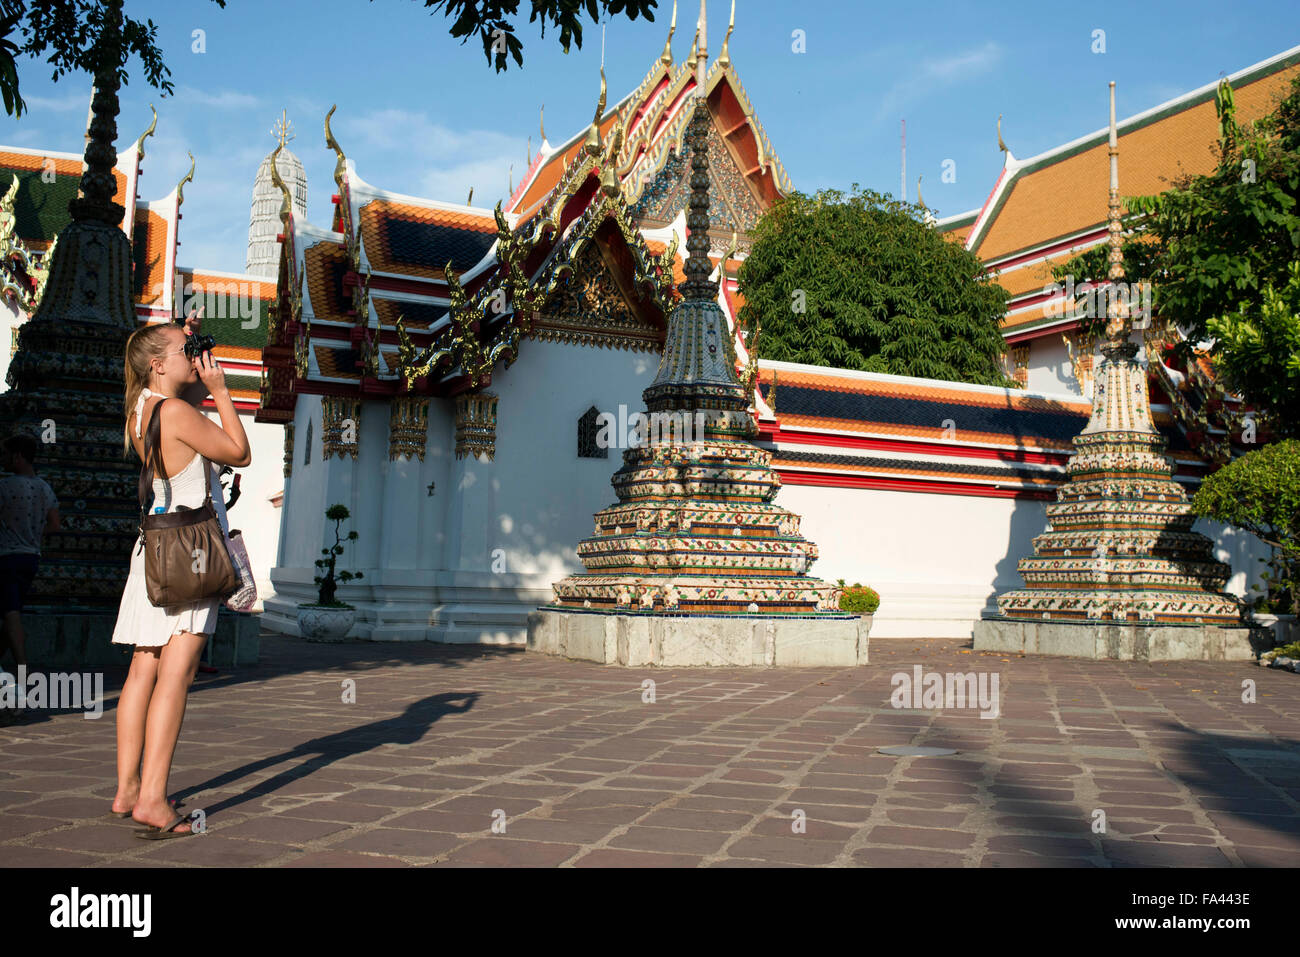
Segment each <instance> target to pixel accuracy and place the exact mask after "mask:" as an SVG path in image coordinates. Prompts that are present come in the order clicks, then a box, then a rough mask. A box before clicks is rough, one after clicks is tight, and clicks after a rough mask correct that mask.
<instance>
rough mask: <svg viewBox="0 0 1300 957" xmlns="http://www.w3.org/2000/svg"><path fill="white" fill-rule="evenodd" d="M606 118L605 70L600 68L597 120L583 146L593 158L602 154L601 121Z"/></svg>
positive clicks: (588, 132) (589, 129)
mask: <svg viewBox="0 0 1300 957" xmlns="http://www.w3.org/2000/svg"><path fill="white" fill-rule="evenodd" d="M604 118H605V68H604V67H603V66H602V67H601V68H600V99H599V100H597V101H596V119H595V120H594V121H593V122H592V124H591V126H590V127H589V128H588V130H587V139H586V140H585V142H584V143H583V144H582V147H583V149H585V150H586V151H587V152H588V153H590V154H591V155H592V156H595V155H596V154H597V153H599V152H600V121H601V120H603V119H604Z"/></svg>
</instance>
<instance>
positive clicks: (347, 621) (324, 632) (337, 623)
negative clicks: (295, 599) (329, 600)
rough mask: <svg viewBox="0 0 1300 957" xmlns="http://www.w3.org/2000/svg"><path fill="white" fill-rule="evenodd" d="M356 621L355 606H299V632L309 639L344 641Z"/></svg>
mask: <svg viewBox="0 0 1300 957" xmlns="http://www.w3.org/2000/svg"><path fill="white" fill-rule="evenodd" d="M356 621H357V610H356V609H355V608H321V607H318V606H313V605H299V606H298V634H300V635H301V636H302V637H304V638H306V639H307V640H308V641H342V640H343V639H344V638H346V637H347V634H348V632H349V631H351V630H352V626H353V625H354V624H356Z"/></svg>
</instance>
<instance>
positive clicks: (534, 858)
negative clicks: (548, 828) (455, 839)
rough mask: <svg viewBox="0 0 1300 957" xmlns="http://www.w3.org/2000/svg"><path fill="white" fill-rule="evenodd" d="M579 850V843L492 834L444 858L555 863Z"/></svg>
mask: <svg viewBox="0 0 1300 957" xmlns="http://www.w3.org/2000/svg"><path fill="white" fill-rule="evenodd" d="M581 850H582V846H581V845H580V844H548V843H542V842H541V841H518V840H506V839H505V838H504V837H501V838H496V837H492V838H485V839H484V840H481V841H474V842H473V843H472V844H466V845H465V846H464V847H460V848H457V849H456V850H455V851H453V852H452V853H451V854H449V855H448V856H447V860H448V861H456V862H461V863H469V864H478V865H482V866H484V867H555V866H556V865H558V864H561V863H563V862H564V861H566V860H568V859H569V858H571V857H573V855H575V854H577V853H579V852H580V851H581Z"/></svg>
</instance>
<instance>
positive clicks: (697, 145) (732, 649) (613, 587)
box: [529, 98, 865, 664]
mask: <svg viewBox="0 0 1300 957" xmlns="http://www.w3.org/2000/svg"><path fill="white" fill-rule="evenodd" d="M708 127H709V114H708V108H707V106H706V105H705V103H704V100H703V98H701V99H700V100H699V101H698V102H697V104H696V107H695V113H694V115H693V116H692V119H691V126H690V131H689V140H690V145H691V149H692V155H691V169H692V174H691V199H690V212H689V213H688V215H687V225H688V227H689V229H690V232H689V236H688V238H687V249H688V250H689V256H688V258H687V261H686V266H685V271H686V281H685V282H684V283H683V284H682V286H681V291H682V294H683V301H682V302H681V303H680V304H679V305H678V306H677V307H676V308H675V309H674V310H673V312H672V314H671V316H670V317H669V320H668V330H667V333H666V337H665V343H664V352H663V358H662V360H661V362H660V365H659V371H658V374H657V375H656V377H655V379H654V381H653V382H652V383H651V385H650V386H649V387H648V388H647V389H646V390H645V392H644V393H643V395H644V398H645V402H646V409H647V417H648V418H649V419H651V421H652V423H653V422H654V420H655V417H656V416H658V417H660V418H659V420H658V421H659V422H661V423H664V427H662V428H661V429H660V430H659V431H660V432H661V434H660V435H658V436H656V435H655V430H656V429H655V426H654V425H653V424H652V425H651V426H650V429H649V437H648V441H646V442H644V443H643V444H641V445H638V446H637V447H634V448H630V449H628V450H626V451H625V452H624V454H623V466H622V467H621V468H620V469H619V470H618V471H617V472H616V473H615V474H614V478H613V485H614V489H615V491H616V492H617V495H618V504H616V505H612V506H610V507H609V508H606V509H604V510H602V511H600V512H597V513H596V525H595V534H594V536H593V537H591V538H588V539H585V540H583V541H582V542H581V543H580V544H579V545H578V557H579V558H580V559H581V560H582V562H583V564H584V566H585V567H586V569H587V572H586V573H585V574H579V575H573V576H571V577H569V578H566V579H564V580H563V581H560V582H557V583H556V584H555V585H554V590H555V600H554V602H553V603H552V604H551V605H550V606H549V608H548V609H543V610H541V611H540V612H535V613H534V615H533V617H532V618H530V627H529V646H530V647H535V648H539V649H540V650H543V651H550V652H553V653H560V654H568V655H569V656H570V657H594V658H595V659H596V660H604V661H612V660H617V661H619V662H620V663H624V664H636V663H649V664H751V663H758V664H761V663H768V664H772V663H783V658H784V663H791V664H801V663H802V664H814V663H816V664H824V663H830V662H831V661H832V660H836V661H838V662H840V663H848V664H852V663H854V662H855V661H862V660H865V635H863V636H862V641H861V653H860V655H859V652H858V650H857V649H858V645H857V641H858V639H857V628H858V621H857V619H856V616H852V615H847V614H845V613H843V612H840V611H839V610H838V605H839V589H838V588H837V587H836V586H833V585H830V584H828V583H827V582H824V581H822V580H820V579H817V578H811V577H809V576H808V574H807V570H808V568H809V567H810V566H811V565H812V563H813V561H814V560H815V559H816V557H817V547H816V546H815V545H814V544H812V543H811V542H809V541H808V540H807V539H805V538H803V537H802V536H801V535H800V534H799V517H798V516H797V515H795V514H794V513H793V512H791V511H789V510H788V509H784V508H781V507H780V506H779V505H776V504H774V503H773V501H772V500H773V498H774V497H775V496H776V493H777V490H778V489H779V488H780V479H779V478H778V477H777V475H776V473H775V472H774V471H773V469H772V465H771V457H772V456H771V452H769V451H766V450H764V449H760V448H758V447H757V446H755V445H754V444H752V442H750V441H749V439H750V437H751V436H753V435H755V434H756V428H755V425H754V421H753V417H752V415H751V414H750V412H749V411H748V408H747V407H748V405H749V396H747V395H746V393H745V389H744V387H743V386H742V385H741V384H740V382H739V380H738V378H737V376H736V372H735V363H736V356H735V352H734V346H733V344H732V332H731V329H730V326H729V325H728V322H727V319H726V316H725V315H724V314H723V312H722V310H721V308H720V307H719V306H718V303H717V286H716V284H715V283H714V282H711V281H710V279H709V276H710V274H711V272H712V271H713V267H712V264H711V263H710V261H709V258H708V246H709V241H708V236H707V230H708V225H709V198H708V186H709V175H708V155H707V151H706V148H707V130H708ZM697 413H701V414H702V415H697ZM701 420H702V422H703V435H702V436H700V435H695V434H692V435H691V436H690V439H691V441H682V439H683V436H682V435H681V434H679V432H678V431H677V430H676V427H677V426H678V425H681V424H686V423H689V426H690V427H691V428H692V429H694V427H695V424H696V422H698V421H701ZM556 612H558V613H560V614H564V613H566V612H567V613H569V617H570V619H573V621H571V624H573V625H574V627H575V628H577V629H578V630H579V631H583V632H584V633H585V635H586V637H587V638H589V639H591V641H594V642H595V644H597V645H599V644H600V642H601V640H602V634H601V633H600V629H601V628H603V627H604V626H603V625H602V624H601V623H600V619H611V620H614V619H617V618H626V617H627V616H632V617H634V618H652V619H653V618H658V619H659V620H660V621H664V620H665V619H667V620H668V621H671V622H673V627H672V629H670V630H671V632H672V634H669V635H667V637H666V638H665V637H664V635H663V634H660V635H659V637H658V638H656V637H655V635H654V634H653V633H652V632H653V630H652V629H648V628H647V629H643V631H642V633H641V634H642V635H643V636H644V637H645V638H646V640H647V641H648V642H649V643H650V644H651V645H654V649H653V650H652V649H651V648H649V647H647V648H645V649H643V650H644V651H645V653H644V654H643V655H641V656H640V660H636V659H638V656H637V655H636V654H635V653H633V654H631V655H630V656H629V655H628V654H626V649H624V653H618V654H616V653H613V652H611V653H608V654H602V653H601V651H600V650H599V649H596V651H595V652H594V653H593V654H587V653H584V652H580V651H576V650H575V648H574V647H573V646H570V647H564V641H563V640H556V639H555V638H554V635H551V640H550V641H549V646H548V640H547V639H546V637H545V636H543V637H542V639H541V640H539V635H538V632H539V622H546V627H547V628H550V629H551V630H552V631H554V629H555V628H556V627H557V626H556V625H555V623H554V621H553V620H551V619H548V618H547V616H548V614H554V613H556ZM601 613H604V614H601ZM611 613H614V614H611ZM796 616H797V617H796ZM765 617H766V618H768V619H769V622H770V621H771V620H773V619H777V618H778V617H779V620H780V622H781V623H782V626H783V629H784V634H785V635H788V636H789V637H788V639H786V640H789V641H790V642H791V643H792V644H799V643H800V639H799V638H798V637H796V634H797V631H798V629H800V628H802V629H804V631H803V635H804V636H805V638H806V639H808V640H806V641H804V642H803V647H804V649H805V651H806V650H807V649H808V648H810V647H811V646H812V645H813V644H816V643H817V642H819V641H820V642H822V643H824V645H825V647H822V648H821V649H819V650H818V651H816V652H813V653H812V655H811V656H807V655H805V656H804V657H803V658H802V659H801V657H800V655H799V654H798V653H796V654H794V655H785V656H783V653H782V649H783V647H785V646H783V643H782V642H783V635H778V634H777V633H776V629H768V630H767V633H766V635H764V634H762V633H759V632H755V630H754V629H755V627H759V628H760V632H761V619H763V618H765ZM728 618H730V619H735V620H734V621H731V622H727V624H726V625H724V624H719V623H718V622H719V620H723V621H725V620H726V619H728ZM582 619H586V620H585V621H584V620H582ZM756 620H758V621H759V622H760V624H759V625H757V626H756V625H755V621H756ZM707 621H712V622H714V624H712V625H708V624H704V622H707ZM727 625H730V626H731V627H730V630H728V627H727ZM818 625H822V626H826V625H829V626H830V627H831V630H832V631H835V635H834V636H832V634H831V631H827V630H826V628H824V627H823V628H821V629H818V627H817V626H818ZM661 631H662V629H661ZM608 634H610V635H611V636H612V632H608ZM818 634H819V635H820V637H815V636H816V635H818ZM628 639H629V636H626V635H625V636H624V640H625V643H626V641H627V640H628ZM613 640H614V639H613V638H612V637H611V641H613ZM630 640H631V641H632V642H633V643H635V640H636V639H635V638H631V639H630ZM656 641H658V642H659V644H654V643H655V642H656ZM763 641H767V642H768V654H767V655H766V658H765V657H764V655H763V650H762V648H759V647H754V648H753V649H752V650H751V647H750V646H751V645H752V644H757V643H761V642H763ZM578 643H582V642H578ZM693 643H694V644H695V645H696V646H697V648H703V649H704V653H703V654H702V655H700V656H698V657H692V656H691V654H690V653H689V648H688V646H691V645H692V644H693ZM674 646H676V647H678V648H682V649H687V651H686V652H685V653H684V654H683V656H682V657H680V658H677V657H675V656H674V655H673V653H672V648H673V647H674ZM832 647H833V648H834V650H833V651H831V652H830V654H831V655H832V657H827V658H825V659H819V660H812V658H815V657H816V656H817V655H820V654H821V653H823V652H826V651H827V650H828V649H829V648H832ZM719 649H721V650H719ZM773 649H774V650H775V655H773V653H772V652H773ZM836 655H838V657H834V656H836Z"/></svg>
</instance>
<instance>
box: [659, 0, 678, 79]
mask: <svg viewBox="0 0 1300 957" xmlns="http://www.w3.org/2000/svg"><path fill="white" fill-rule="evenodd" d="M676 32H677V0H673V20H672V23H670V24H669V25H668V39H667V40H665V41H664V52H663V55H662V56H660V57H659V59H660V60H662V61H663V65H664V66H666V67H670V68H671V67H672V65H673V34H674V33H676Z"/></svg>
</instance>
